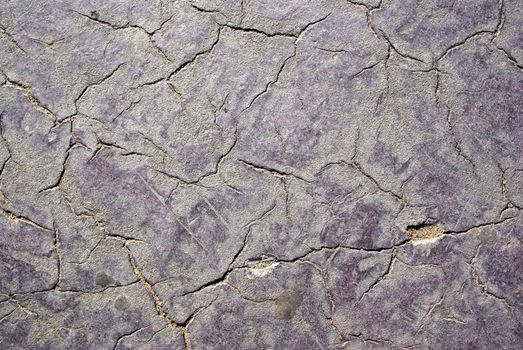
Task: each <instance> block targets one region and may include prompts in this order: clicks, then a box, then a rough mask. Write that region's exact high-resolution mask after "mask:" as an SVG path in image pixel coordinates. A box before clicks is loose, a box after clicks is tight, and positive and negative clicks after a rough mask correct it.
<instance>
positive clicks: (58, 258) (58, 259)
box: [53, 222, 62, 290]
mask: <svg viewBox="0 0 523 350" xmlns="http://www.w3.org/2000/svg"><path fill="white" fill-rule="evenodd" d="M53 231H54V240H53V246H54V249H55V254H56V269H57V276H56V282H55V284H54V286H53V290H59V287H58V286H59V284H60V280H61V278H62V254H61V249H60V248H61V246H62V244H61V243H60V236H59V234H58V228H57V227H56V223H55V222H53Z"/></svg>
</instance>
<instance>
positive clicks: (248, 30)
mask: <svg viewBox="0 0 523 350" xmlns="http://www.w3.org/2000/svg"><path fill="white" fill-rule="evenodd" d="M331 14H332V12H330V13H328V14H327V15H326V16H324V17H321V18H318V19H317V20H314V21H312V22H310V23H307V24H306V25H304V26H303V27H302V28H300V29H299V30H298V32H297V33H289V32H273V33H269V32H266V31H263V30H261V29H256V28H248V27H240V26H236V25H233V24H226V25H224V27H227V28H230V29H233V30H239V31H242V32H246V33H257V34H262V35H264V36H266V37H268V38H271V37H276V36H283V37H288V38H294V39H295V40H294V43H295V44H296V42H297V40H298V39H299V38H300V36H301V35H302V34H303V33H304V32H305V31H306V30H307V29H309V27H311V26H313V25H315V24H318V23H320V22H322V21H324V20H325V19H327V17H329V16H330V15H331Z"/></svg>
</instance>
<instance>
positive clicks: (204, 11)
mask: <svg viewBox="0 0 523 350" xmlns="http://www.w3.org/2000/svg"><path fill="white" fill-rule="evenodd" d="M191 7H192V8H193V9H195V10H196V11H198V12H202V13H212V14H213V13H219V14H222V13H221V12H220V11H218V10H209V9H206V8H203V7H200V6H198V5H195V4H193V3H191Z"/></svg>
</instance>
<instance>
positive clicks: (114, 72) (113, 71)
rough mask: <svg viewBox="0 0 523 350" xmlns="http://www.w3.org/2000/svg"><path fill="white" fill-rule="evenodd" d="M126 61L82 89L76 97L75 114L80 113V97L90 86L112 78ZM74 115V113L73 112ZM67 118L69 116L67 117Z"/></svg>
mask: <svg viewBox="0 0 523 350" xmlns="http://www.w3.org/2000/svg"><path fill="white" fill-rule="evenodd" d="M125 64H126V63H125V62H123V63H120V64H118V65H117V66H116V68H115V69H113V70H112V71H111V72H109V74H107V75H105V76H104V77H102V78H101V79H99V80H98V81H96V82H94V83H92V84H89V85H87V86H86V87H84V88H83V89H82V91H81V92H80V94H79V95H78V97H77V98H75V100H74V106H75V108H76V112H75V114H78V102H79V101H80V99H81V98H82V97H83V96H84V94H85V93H86V92H87V90H89V89H90V88H92V87H95V86H99V85H101V84H102V83H103V82H104V81H106V80H108V79H110V78H111V77H112V76H113V75H114V74H116V72H118V70H119V69H120V68H121V67H123V66H124V65H125ZM73 115H74V114H73ZM66 119H67V118H66Z"/></svg>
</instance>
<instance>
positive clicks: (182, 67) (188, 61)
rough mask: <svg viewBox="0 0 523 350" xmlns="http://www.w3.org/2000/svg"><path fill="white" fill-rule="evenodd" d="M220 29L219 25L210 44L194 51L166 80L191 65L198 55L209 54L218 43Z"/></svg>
mask: <svg viewBox="0 0 523 350" xmlns="http://www.w3.org/2000/svg"><path fill="white" fill-rule="evenodd" d="M222 29H223V27H220V28H219V29H218V31H217V35H216V39H215V40H214V42H213V43H212V44H211V46H210V47H209V48H207V49H205V50H203V51H200V52H198V53H196V54H195V55H194V56H193V57H191V58H190V59H188V60H187V61H185V62H183V63H181V64H180V65H179V66H178V67H177V68H176V69H175V70H174V71H173V72H172V73H171V74H170V75H169V77H168V78H167V80H170V79H171V78H172V77H173V76H174V75H175V74H176V73H178V72H180V71H182V70H183V69H185V68H186V67H187V66H189V65H191V64H192V63H194V62H195V61H196V60H197V59H198V57H200V56H204V55H206V54H209V53H211V52H212V51H213V50H214V48H215V47H216V45H218V42H219V41H220V36H221V33H222Z"/></svg>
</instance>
